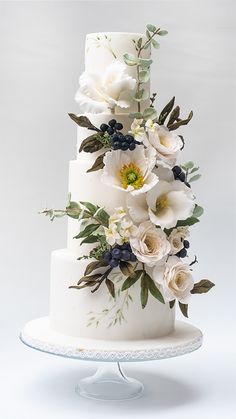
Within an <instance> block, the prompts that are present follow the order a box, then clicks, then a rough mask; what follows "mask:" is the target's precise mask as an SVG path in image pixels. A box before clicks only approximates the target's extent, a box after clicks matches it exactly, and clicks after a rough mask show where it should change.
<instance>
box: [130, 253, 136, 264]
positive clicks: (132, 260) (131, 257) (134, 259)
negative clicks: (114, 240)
mask: <svg viewBox="0 0 236 419" xmlns="http://www.w3.org/2000/svg"><path fill="white" fill-rule="evenodd" d="M129 260H130V262H136V260H137V258H136V256H135V254H134V253H131V254H130V259H129Z"/></svg>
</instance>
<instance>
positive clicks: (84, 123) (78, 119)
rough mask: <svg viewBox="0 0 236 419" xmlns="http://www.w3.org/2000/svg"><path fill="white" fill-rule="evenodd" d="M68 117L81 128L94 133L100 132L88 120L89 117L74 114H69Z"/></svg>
mask: <svg viewBox="0 0 236 419" xmlns="http://www.w3.org/2000/svg"><path fill="white" fill-rule="evenodd" d="M68 115H69V117H70V118H71V119H72V121H74V122H75V123H76V124H77V125H79V126H80V127H83V128H88V129H90V130H92V131H97V132H99V131H100V130H99V129H98V128H96V127H95V126H94V125H93V124H92V122H91V121H90V120H89V119H88V118H87V116H84V115H81V116H77V115H75V114H74V113H69V114H68Z"/></svg>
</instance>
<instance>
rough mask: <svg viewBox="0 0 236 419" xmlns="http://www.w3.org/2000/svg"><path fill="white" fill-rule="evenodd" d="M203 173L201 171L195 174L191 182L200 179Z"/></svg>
mask: <svg viewBox="0 0 236 419" xmlns="http://www.w3.org/2000/svg"><path fill="white" fill-rule="evenodd" d="M200 177H201V175H200V173H199V174H198V175H194V176H192V177H191V178H190V179H189V182H190V183H191V182H195V181H196V180H198V179H200Z"/></svg>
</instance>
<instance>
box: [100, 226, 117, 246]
mask: <svg viewBox="0 0 236 419" xmlns="http://www.w3.org/2000/svg"><path fill="white" fill-rule="evenodd" d="M104 230H105V236H106V240H107V243H108V244H110V245H111V246H113V245H114V244H115V243H117V242H118V241H119V240H120V234H119V233H118V230H117V225H116V224H114V223H110V224H109V227H108V228H107V227H104Z"/></svg>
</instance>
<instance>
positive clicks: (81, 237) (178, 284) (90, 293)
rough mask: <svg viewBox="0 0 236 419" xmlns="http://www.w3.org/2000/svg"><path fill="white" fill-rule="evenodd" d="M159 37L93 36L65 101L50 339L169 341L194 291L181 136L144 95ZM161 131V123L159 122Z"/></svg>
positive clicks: (189, 198) (172, 115)
mask: <svg viewBox="0 0 236 419" xmlns="http://www.w3.org/2000/svg"><path fill="white" fill-rule="evenodd" d="M166 33H167V32H166V31H164V30H161V29H160V28H157V27H155V26H154V25H147V28H146V34H145V35H143V34H139V33H107V32H106V33H105V32H104V33H92V34H89V35H87V37H86V43H85V71H84V73H83V74H82V75H81V76H80V80H79V89H78V91H77V93H76V96H75V99H76V101H77V102H78V104H79V106H80V110H81V111H82V112H83V114H81V113H79V114H76V115H75V114H69V115H70V117H71V119H72V120H73V121H74V122H75V123H76V124H77V156H76V159H75V160H72V161H70V163H69V202H68V205H67V206H66V208H65V209H64V210H57V209H45V210H43V211H42V212H43V213H45V214H46V215H49V216H50V218H51V220H53V219H54V218H55V217H61V216H68V238H67V247H66V249H60V250H55V251H53V252H52V256H51V287H50V327H51V329H53V330H54V331H56V332H58V333H61V334H63V335H69V336H74V337H86V338H93V339H104V340H107V339H109V340H134V339H138V340H140V339H141V340H142V339H151V338H158V337H162V336H165V335H168V334H170V333H171V332H172V331H173V330H174V327H175V308H176V307H175V306H176V301H177V303H178V305H179V307H180V310H181V311H182V313H183V314H184V315H185V316H186V317H187V316H188V302H189V299H190V297H191V295H192V294H196V293H202V292H206V291H208V290H209V289H210V288H211V287H212V285H213V284H212V283H211V282H210V281H208V280H202V281H200V282H198V283H194V279H193V275H192V266H193V265H194V263H195V262H196V258H195V259H194V260H192V261H191V262H189V257H188V251H189V227H190V226H191V225H193V224H195V223H197V222H198V221H199V217H200V216H201V214H202V212H203V210H202V207H200V206H199V205H197V204H196V200H195V196H194V194H193V192H192V189H191V185H192V181H195V180H197V179H198V178H199V177H200V175H199V173H198V167H196V166H195V165H194V163H193V162H187V163H185V164H181V165H177V159H178V158H179V156H180V154H181V150H182V149H183V147H184V144H185V141H184V138H183V136H182V135H180V134H179V133H178V134H176V133H175V130H176V129H178V128H181V127H182V126H183V125H186V124H187V123H188V122H189V121H190V120H191V118H192V112H190V114H189V116H188V117H187V118H186V119H181V117H180V108H179V106H175V98H173V99H171V101H170V102H169V103H168V104H167V105H166V106H165V107H164V108H163V109H162V110H161V111H159V112H157V110H156V109H155V107H154V102H155V99H156V94H155V93H154V94H152V95H150V67H151V64H152V59H151V47H154V48H158V47H159V43H158V41H157V39H158V37H161V36H163V35H166ZM167 120H168V122H167Z"/></svg>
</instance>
